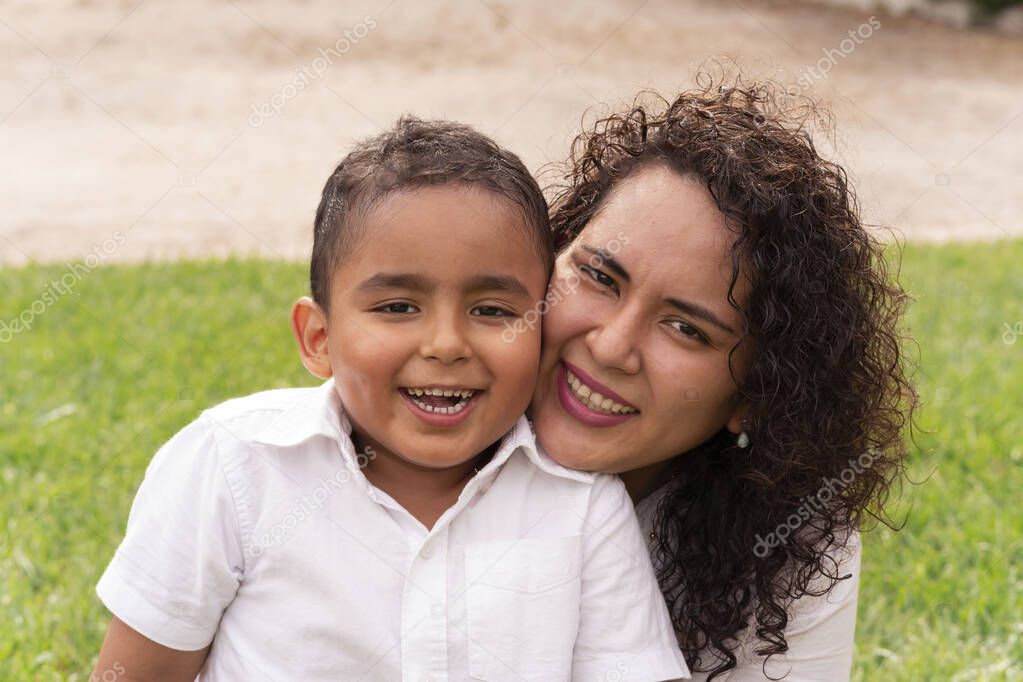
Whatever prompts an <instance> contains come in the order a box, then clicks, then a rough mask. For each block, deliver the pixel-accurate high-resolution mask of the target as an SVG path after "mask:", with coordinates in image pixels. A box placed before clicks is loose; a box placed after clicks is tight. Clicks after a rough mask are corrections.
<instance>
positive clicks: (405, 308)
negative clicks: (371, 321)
mask: <svg viewBox="0 0 1023 682" xmlns="http://www.w3.org/2000/svg"><path fill="white" fill-rule="evenodd" d="M410 309H411V310H410ZM414 309H415V306H414V305H412V304H411V303H401V302H397V303H388V304H386V305H382V306H380V307H379V308H374V309H373V311H374V312H381V313H394V314H398V315H400V314H405V313H410V312H415V310H414Z"/></svg>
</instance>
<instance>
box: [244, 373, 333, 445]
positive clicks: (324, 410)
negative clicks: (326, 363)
mask: <svg viewBox="0 0 1023 682" xmlns="http://www.w3.org/2000/svg"><path fill="white" fill-rule="evenodd" d="M296 395H297V398H296V399H294V400H291V401H290V402H288V403H287V404H286V405H285V406H284V408H283V409H282V410H281V411H280V412H278V413H277V416H275V417H273V418H272V419H270V420H269V421H268V422H267V423H266V424H264V425H263V427H262V428H261V429H260V430H259V432H258V433H257V434H256V437H255V438H253V440H254V441H255V442H257V443H265V444H267V445H276V446H278V447H290V446H293V445H298V444H300V443H304V442H305V441H307V440H309V439H310V438H313V437H315V436H327V437H328V438H332V439H333V440H336V441H338V442H339V443H344V442H345V441H348V442H351V441H350V438H343V437H342V434H344V435H345V436H349V437H350V436H351V433H352V425H351V422H349V421H348V417H347V416H346V415H345V412H344V409H342V407H341V399H340V397H339V396H338V394H337V391H336V390H335V388H334V377H331V378H330V379H327V381H325V382H323V383H322V384H321V385H320V386H317V387H314V388H312V389H304V390H299V391H297V392H296Z"/></svg>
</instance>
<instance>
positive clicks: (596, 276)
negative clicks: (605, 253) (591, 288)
mask: <svg viewBox="0 0 1023 682" xmlns="http://www.w3.org/2000/svg"><path fill="white" fill-rule="evenodd" d="M579 269H580V270H582V271H583V272H585V273H586V275H587V276H588V277H589V278H590V279H592V280H593V281H594V282H596V283H598V284H600V285H601V286H605V287H608V288H609V289H615V290H616V291H617V289H618V288H617V287H616V286H615V281H614V280H613V279H611V277H610V276H609V275H608V274H607V273H605V272H601V271H600V270H597V269H596V268H591V267H590V266H589V265H580V266H579Z"/></svg>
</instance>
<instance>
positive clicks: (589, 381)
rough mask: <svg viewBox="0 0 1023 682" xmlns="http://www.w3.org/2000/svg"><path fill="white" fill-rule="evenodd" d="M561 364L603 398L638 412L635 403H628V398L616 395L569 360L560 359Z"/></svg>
mask: <svg viewBox="0 0 1023 682" xmlns="http://www.w3.org/2000/svg"><path fill="white" fill-rule="evenodd" d="M561 364H563V365H564V366H565V367H567V368H568V369H569V371H570V372H572V374H574V375H576V376H577V377H579V379H580V380H581V381H582V382H583V383H584V384H586V385H587V386H589V387H590V388H592V389H594V390H596V391H599V392H600V395H602V396H604V397H605V398H610V399H611V400H613V401H615V402H616V403H619V404H621V405H624V406H625V407H631V408H632V409H634V410H636V411H637V412H639V408H638V407H636V406H635V405H633V404H632V403H630V402H629V401H628V400H626V399H625V398H623V397H621V396H620V395H618V394H617V393H615V392H614V391H612V390H611V389H610V388H608V387H607V386H605V385H604V384H602V383H600V382H599V381H597V380H596V379H594V378H593V377H591V376H590V375H589V374H587V373H586V372H584V371H582V370H581V369H579V368H578V367H576V366H575V365H573V364H572V363H570V362H568V361H566V360H562V361H561Z"/></svg>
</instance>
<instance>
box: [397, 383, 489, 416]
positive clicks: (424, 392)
mask: <svg viewBox="0 0 1023 682" xmlns="http://www.w3.org/2000/svg"><path fill="white" fill-rule="evenodd" d="M405 391H406V392H407V393H408V394H409V396H410V397H411V398H412V402H414V403H415V404H416V405H417V406H418V407H419V408H420V409H423V410H425V411H427V412H434V413H438V414H456V413H458V412H461V411H462V410H464V409H465V406H466V405H468V404H469V398H471V397H472V396H473V395H474V394H475V393H476V391H474V390H472V389H439V388H407V389H405ZM422 396H437V397H448V398H451V397H457V398H458V399H459V400H458V403H457V404H456V405H450V406H438V405H430V404H427V403H425V402H423V401H421V400H416V398H417V397H422Z"/></svg>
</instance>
